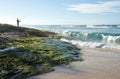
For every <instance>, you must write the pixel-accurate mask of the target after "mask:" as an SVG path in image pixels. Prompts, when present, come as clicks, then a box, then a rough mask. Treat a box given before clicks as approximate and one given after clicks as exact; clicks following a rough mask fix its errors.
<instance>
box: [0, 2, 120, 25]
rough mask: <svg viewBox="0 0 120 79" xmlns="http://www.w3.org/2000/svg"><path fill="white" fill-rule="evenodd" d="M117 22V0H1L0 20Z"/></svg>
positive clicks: (119, 18) (119, 4)
mask: <svg viewBox="0 0 120 79" xmlns="http://www.w3.org/2000/svg"><path fill="white" fill-rule="evenodd" d="M17 18H19V19H20V20H21V24H23V25H24V24H27V25H58V24H61V25H65V24H67V25H71V24H75V25H78V24H80V25H83V24H88V25H93V24H120V0H0V23H9V24H13V25H15V24H16V19H17Z"/></svg>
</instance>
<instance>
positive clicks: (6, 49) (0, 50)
mask: <svg viewBox="0 0 120 79" xmlns="http://www.w3.org/2000/svg"><path fill="white" fill-rule="evenodd" d="M16 48H17V47H13V46H12V47H8V48H5V49H0V52H5V51H9V50H15V49H16Z"/></svg>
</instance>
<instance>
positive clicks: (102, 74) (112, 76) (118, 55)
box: [29, 49, 120, 79]
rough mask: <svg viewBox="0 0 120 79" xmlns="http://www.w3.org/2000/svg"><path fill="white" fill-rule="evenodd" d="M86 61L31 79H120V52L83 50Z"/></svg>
mask: <svg viewBox="0 0 120 79" xmlns="http://www.w3.org/2000/svg"><path fill="white" fill-rule="evenodd" d="M82 53H83V58H84V59H85V60H84V61H81V62H79V61H78V62H72V63H71V64H70V65H61V66H58V67H55V71H53V72H50V73H46V74H42V75H38V76H33V77H30V78H29V79H120V51H119V50H118V51H117V50H111V51H109V50H101V49H98V50H97V49H83V50H82Z"/></svg>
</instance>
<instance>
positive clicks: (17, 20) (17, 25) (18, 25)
mask: <svg viewBox="0 0 120 79" xmlns="http://www.w3.org/2000/svg"><path fill="white" fill-rule="evenodd" d="M19 22H20V20H19V19H18V18H17V26H18V27H19Z"/></svg>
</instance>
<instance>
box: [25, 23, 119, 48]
mask: <svg viewBox="0 0 120 79" xmlns="http://www.w3.org/2000/svg"><path fill="white" fill-rule="evenodd" d="M26 26H27V27H30V28H36V29H40V30H46V31H51V32H55V33H57V34H58V35H60V36H63V37H64V38H61V40H62V41H65V42H69V43H72V44H75V45H77V46H79V47H88V48H110V49H120V25H26Z"/></svg>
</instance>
